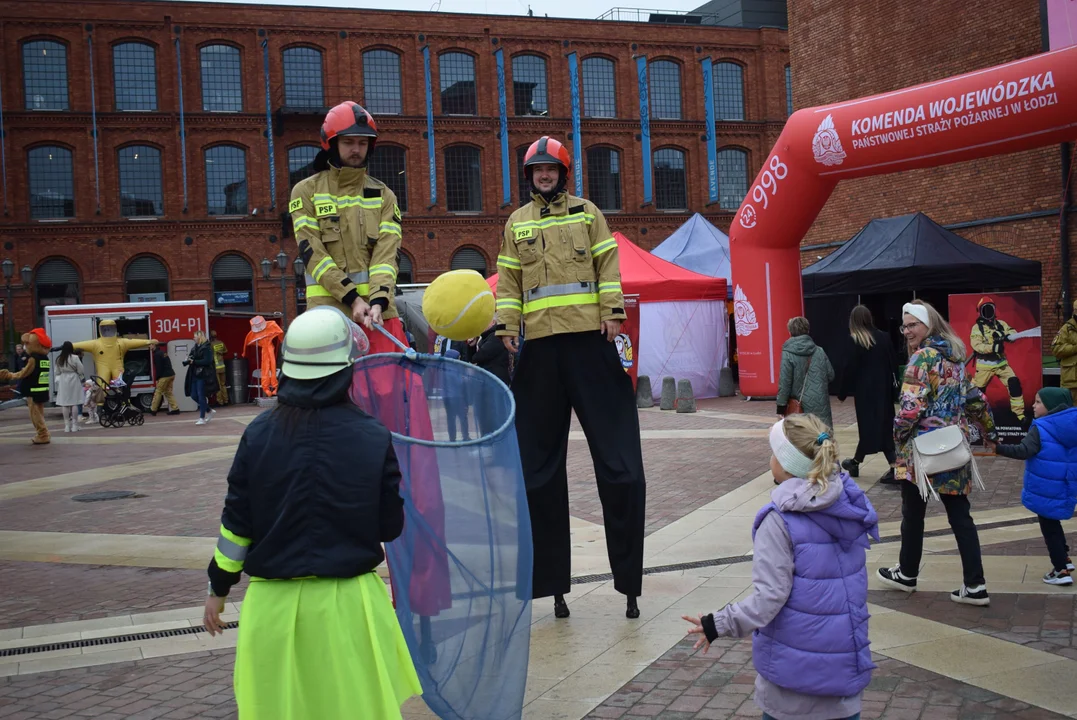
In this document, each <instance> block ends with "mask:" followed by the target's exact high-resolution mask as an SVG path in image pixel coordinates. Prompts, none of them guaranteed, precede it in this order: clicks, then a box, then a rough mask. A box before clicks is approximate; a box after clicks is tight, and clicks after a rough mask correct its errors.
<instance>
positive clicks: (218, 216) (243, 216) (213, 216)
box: [206, 213, 247, 220]
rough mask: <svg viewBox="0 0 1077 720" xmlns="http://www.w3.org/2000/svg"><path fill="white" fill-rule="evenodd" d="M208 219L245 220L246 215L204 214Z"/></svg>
mask: <svg viewBox="0 0 1077 720" xmlns="http://www.w3.org/2000/svg"><path fill="white" fill-rule="evenodd" d="M206 214H207V215H209V217H210V218H212V219H214V220H246V219H247V216H246V215H214V214H213V213H206Z"/></svg>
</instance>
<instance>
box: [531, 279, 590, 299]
mask: <svg viewBox="0 0 1077 720" xmlns="http://www.w3.org/2000/svg"><path fill="white" fill-rule="evenodd" d="M594 291H595V284H594V283H579V282H576V283H566V284H564V285H544V286H543V287H537V288H533V289H531V290H528V291H527V300H528V302H530V301H532V300H538V299H539V298H546V297H554V296H555V295H578V294H580V293H594Z"/></svg>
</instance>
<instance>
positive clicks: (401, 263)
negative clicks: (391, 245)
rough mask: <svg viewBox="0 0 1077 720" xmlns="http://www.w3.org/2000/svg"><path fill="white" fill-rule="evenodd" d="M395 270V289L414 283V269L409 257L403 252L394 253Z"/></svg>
mask: <svg viewBox="0 0 1077 720" xmlns="http://www.w3.org/2000/svg"><path fill="white" fill-rule="evenodd" d="M396 268H397V270H396V284H397V287H399V286H401V285H408V284H410V283H413V282H415V269H414V265H413V264H412V262H411V256H410V255H408V254H407V253H406V252H404V251H403V250H397V251H396Z"/></svg>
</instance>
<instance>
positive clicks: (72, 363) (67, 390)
mask: <svg viewBox="0 0 1077 720" xmlns="http://www.w3.org/2000/svg"><path fill="white" fill-rule="evenodd" d="M55 376H56V404H57V405H59V406H60V409H61V410H62V411H63V413H64V432H78V431H79V412H78V406H79V405H81V404H82V380H83V378H84V377H85V373H84V371H83V369H82V360H81V359H80V358H79V354H78V353H77V352H75V347H74V345H72V344H71V341H70V340H68V341H67V342H65V343H64V344H63V349H62V350H60V356H59V357H58V358H57V359H56V372H55Z"/></svg>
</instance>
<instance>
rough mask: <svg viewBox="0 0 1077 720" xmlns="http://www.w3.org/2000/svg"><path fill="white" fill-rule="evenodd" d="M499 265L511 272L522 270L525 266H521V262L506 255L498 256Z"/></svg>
mask: <svg viewBox="0 0 1077 720" xmlns="http://www.w3.org/2000/svg"><path fill="white" fill-rule="evenodd" d="M497 264H498V265H500V266H501V267H504V268H508V269H509V270H520V269H522V268H523V265H521V264H520V261H519V260H517V259H516V258H510V257H507V256H505V255H498V256H497Z"/></svg>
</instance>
